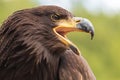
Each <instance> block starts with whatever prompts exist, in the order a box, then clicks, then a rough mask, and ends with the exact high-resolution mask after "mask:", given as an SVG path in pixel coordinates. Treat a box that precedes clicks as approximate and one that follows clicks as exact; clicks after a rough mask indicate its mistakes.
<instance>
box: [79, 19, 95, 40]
mask: <svg viewBox="0 0 120 80" xmlns="http://www.w3.org/2000/svg"><path fill="white" fill-rule="evenodd" d="M79 19H80V22H79V23H78V24H77V27H78V28H79V29H80V30H82V31H84V32H87V33H90V34H91V40H92V39H93V37H94V26H93V25H92V23H91V22H90V20H88V19H86V18H79Z"/></svg>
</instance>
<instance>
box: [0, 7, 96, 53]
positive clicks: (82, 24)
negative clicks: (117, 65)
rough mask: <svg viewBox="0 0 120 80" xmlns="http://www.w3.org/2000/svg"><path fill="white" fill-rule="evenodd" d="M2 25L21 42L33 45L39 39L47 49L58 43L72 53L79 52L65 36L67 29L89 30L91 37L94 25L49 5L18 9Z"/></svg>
mask: <svg viewBox="0 0 120 80" xmlns="http://www.w3.org/2000/svg"><path fill="white" fill-rule="evenodd" d="M3 26H4V28H5V27H6V30H8V33H6V34H8V35H12V36H13V35H14V36H15V37H16V35H17V37H16V38H15V40H17V41H21V42H24V44H27V45H30V44H32V46H35V45H37V44H39V43H42V45H43V46H45V47H46V46H47V48H48V49H50V48H51V49H53V48H54V50H55V48H56V47H58V48H57V49H56V50H57V51H59V50H60V47H61V48H64V49H66V48H71V49H72V50H73V51H74V52H75V53H78V50H77V47H75V45H74V44H73V43H72V42H71V41H70V40H69V39H68V38H67V37H66V34H67V33H69V32H72V31H78V32H86V33H90V34H91V39H92V38H93V36H94V27H93V25H92V23H91V22H90V21H89V20H88V19H86V18H82V17H75V16H74V15H73V14H72V13H70V12H69V11H67V10H65V9H63V8H61V7H58V6H51V5H49V6H40V7H36V8H31V9H24V10H20V11H17V12H15V13H14V14H13V15H12V16H11V17H9V19H8V20H7V21H5V24H3ZM6 30H5V31H6ZM9 32H10V33H9ZM18 36H19V37H18ZM7 38H9V37H7ZM2 40H3V39H2ZM7 40H9V39H7ZM10 40H11V41H14V40H12V39H10ZM10 40H9V41H10ZM17 45H18V44H17ZM40 45H41V44H40ZM35 49H36V48H35ZM62 50H63V49H61V51H62Z"/></svg>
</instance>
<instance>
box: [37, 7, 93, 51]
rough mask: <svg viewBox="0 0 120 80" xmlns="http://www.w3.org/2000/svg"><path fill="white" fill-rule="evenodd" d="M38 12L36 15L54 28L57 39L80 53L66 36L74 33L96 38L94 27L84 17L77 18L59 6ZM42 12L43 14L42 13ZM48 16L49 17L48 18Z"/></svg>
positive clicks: (43, 8) (45, 8)
mask: <svg viewBox="0 0 120 80" xmlns="http://www.w3.org/2000/svg"><path fill="white" fill-rule="evenodd" d="M39 9H40V10H36V11H37V12H35V14H37V15H39V16H41V15H42V17H43V18H44V21H43V23H44V24H47V25H49V27H51V28H52V30H53V32H54V34H56V36H57V38H58V39H59V40H60V41H61V42H62V43H63V44H64V45H65V46H67V47H70V48H71V49H73V51H74V52H76V53H78V50H77V47H75V45H74V44H73V43H72V42H71V41H70V40H69V39H68V38H67V37H66V34H67V33H69V32H73V31H78V32H86V33H90V34H91V39H93V37H94V27H93V25H92V23H91V22H90V21H89V20H88V19H86V18H82V17H75V16H74V15H73V14H72V13H70V12H69V11H67V10H65V9H63V8H61V7H57V6H42V7H40V8H39ZM41 11H42V12H41ZM46 16H47V17H46Z"/></svg>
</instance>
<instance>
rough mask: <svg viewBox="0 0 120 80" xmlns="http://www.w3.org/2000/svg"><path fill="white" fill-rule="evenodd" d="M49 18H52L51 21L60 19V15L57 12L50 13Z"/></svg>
mask: <svg viewBox="0 0 120 80" xmlns="http://www.w3.org/2000/svg"><path fill="white" fill-rule="evenodd" d="M51 19H52V20H53V21H56V20H60V19H61V17H60V15H58V14H52V15H51Z"/></svg>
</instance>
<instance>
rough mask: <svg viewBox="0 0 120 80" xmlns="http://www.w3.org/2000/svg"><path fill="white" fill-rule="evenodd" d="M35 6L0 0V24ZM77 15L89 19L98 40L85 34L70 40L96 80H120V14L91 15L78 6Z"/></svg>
mask: <svg viewBox="0 0 120 80" xmlns="http://www.w3.org/2000/svg"><path fill="white" fill-rule="evenodd" d="M33 6H36V5H35V3H34V2H32V1H30V0H0V23H1V24H2V21H3V20H5V18H7V17H8V16H9V15H10V14H11V13H12V12H14V11H16V10H19V9H23V8H28V7H33ZM72 12H73V13H74V14H75V15H76V16H82V17H86V18H88V19H89V20H91V22H92V23H93V25H94V27H95V37H94V39H93V40H90V35H89V34H86V33H78V32H74V33H69V34H68V37H69V39H70V40H72V42H73V43H75V44H76V45H77V46H78V48H79V49H80V51H81V53H82V55H83V56H84V57H85V58H86V59H87V61H88V63H89V64H90V66H91V68H92V70H93V72H94V73H95V75H96V78H97V80H120V62H119V60H120V58H119V57H120V54H119V53H120V52H119V51H120V50H119V48H120V15H114V16H109V17H108V16H107V15H104V14H102V12H101V13H99V14H96V15H94V14H91V13H89V12H88V11H86V10H85V9H84V8H83V7H82V6H80V4H79V3H77V4H74V5H73V9H72Z"/></svg>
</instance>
